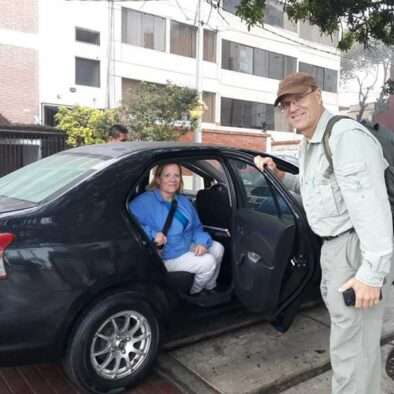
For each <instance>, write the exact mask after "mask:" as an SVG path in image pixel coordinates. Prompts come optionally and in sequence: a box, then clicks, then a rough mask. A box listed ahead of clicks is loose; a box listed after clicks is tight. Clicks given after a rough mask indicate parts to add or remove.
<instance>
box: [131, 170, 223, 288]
mask: <svg viewBox="0 0 394 394" xmlns="http://www.w3.org/2000/svg"><path fill="white" fill-rule="evenodd" d="M149 186H150V187H149V189H150V191H147V192H145V193H143V194H141V195H139V196H138V197H137V198H135V199H134V200H133V201H132V202H131V203H130V204H129V209H130V211H131V212H132V213H133V215H134V216H135V217H136V218H137V219H138V221H139V223H140V224H141V226H142V228H143V229H144V231H145V233H146V234H147V236H148V237H149V238H150V239H151V240H152V241H154V242H155V244H156V245H157V246H158V247H161V246H162V247H163V249H162V251H161V256H162V258H163V260H164V264H165V266H166V268H167V271H169V272H172V271H186V272H191V273H193V274H195V275H194V283H193V286H192V288H191V290H190V294H198V293H200V292H201V291H202V290H205V292H206V291H208V292H210V291H212V290H213V289H214V288H215V287H216V279H217V277H218V274H219V270H220V264H221V261H222V258H223V253H224V248H223V246H222V245H221V244H220V243H219V242H216V241H214V240H212V238H211V236H210V235H209V234H208V233H207V232H205V231H204V230H203V226H202V224H201V222H200V219H199V217H198V214H197V211H196V209H195V208H194V207H193V205H192V203H191V202H190V201H189V199H188V198H187V197H185V196H183V195H182V194H180V191H181V190H182V187H183V182H182V169H181V166H180V165H179V164H176V163H171V164H163V165H158V166H157V167H156V169H155V176H154V179H153V181H152V183H151V184H150V185H149ZM174 198H175V199H176V200H177V209H176V211H175V214H174V218H173V220H172V224H171V227H170V229H169V231H168V233H167V236H166V235H164V234H163V233H162V229H163V226H164V223H165V221H166V218H167V216H168V212H169V209H170V206H171V201H172V200H173V199H174Z"/></svg>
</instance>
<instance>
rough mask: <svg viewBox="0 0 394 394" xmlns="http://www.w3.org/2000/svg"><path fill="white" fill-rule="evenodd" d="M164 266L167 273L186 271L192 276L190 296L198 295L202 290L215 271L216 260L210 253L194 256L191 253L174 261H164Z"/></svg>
mask: <svg viewBox="0 0 394 394" xmlns="http://www.w3.org/2000/svg"><path fill="white" fill-rule="evenodd" d="M164 264H165V266H166V268H167V271H168V272H173V271H186V272H191V273H193V274H194V283H193V286H192V288H191V290H190V294H195V293H199V292H200V291H201V290H202V289H204V288H205V286H206V284H207V282H208V281H209V280H210V279H211V278H212V276H213V275H214V274H215V269H216V259H215V257H214V256H213V255H212V254H211V253H205V254H204V255H203V256H196V255H195V254H194V253H193V252H187V253H185V254H183V255H182V256H179V257H177V258H176V259H171V260H165V261H164Z"/></svg>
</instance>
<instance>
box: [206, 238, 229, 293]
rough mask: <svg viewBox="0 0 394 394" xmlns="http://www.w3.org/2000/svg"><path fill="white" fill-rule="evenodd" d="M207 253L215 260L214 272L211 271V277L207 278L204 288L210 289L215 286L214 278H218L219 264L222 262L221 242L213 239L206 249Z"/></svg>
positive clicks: (222, 250)
mask: <svg viewBox="0 0 394 394" xmlns="http://www.w3.org/2000/svg"><path fill="white" fill-rule="evenodd" d="M208 253H210V254H211V255H212V256H213V257H214V258H215V261H216V268H215V272H214V273H213V275H212V277H211V278H210V279H209V280H208V282H207V284H206V285H205V288H206V289H208V290H212V289H214V288H215V287H216V280H217V278H218V275H219V272H220V266H221V264H222V259H223V254H224V247H223V245H222V244H221V243H219V242H217V241H213V243H212V245H211V247H210V248H209V249H208Z"/></svg>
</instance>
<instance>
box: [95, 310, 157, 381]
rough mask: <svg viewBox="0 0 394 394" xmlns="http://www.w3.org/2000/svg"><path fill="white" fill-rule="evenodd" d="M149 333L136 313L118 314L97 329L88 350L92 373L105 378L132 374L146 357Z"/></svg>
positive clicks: (146, 326)
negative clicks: (94, 372) (92, 368)
mask: <svg viewBox="0 0 394 394" xmlns="http://www.w3.org/2000/svg"><path fill="white" fill-rule="evenodd" d="M151 341H152V330H151V327H150V325H149V323H148V321H147V319H146V318H145V317H144V316H143V315H141V314H140V313H138V312H136V311H123V312H119V313H117V314H115V315H113V316H111V317H110V318H108V319H107V320H106V321H105V322H104V323H103V324H102V325H101V326H100V327H99V329H98V330H97V332H96V334H95V335H94V338H93V341H92V345H91V347H90V359H91V362H92V365H93V367H94V369H95V371H96V372H97V373H98V374H99V375H100V376H102V377H104V378H106V379H121V378H124V377H126V376H128V375H130V374H132V373H134V372H135V371H136V370H137V369H138V368H139V367H140V366H141V364H143V362H144V361H145V359H146V357H147V356H148V352H149V348H150V346H151Z"/></svg>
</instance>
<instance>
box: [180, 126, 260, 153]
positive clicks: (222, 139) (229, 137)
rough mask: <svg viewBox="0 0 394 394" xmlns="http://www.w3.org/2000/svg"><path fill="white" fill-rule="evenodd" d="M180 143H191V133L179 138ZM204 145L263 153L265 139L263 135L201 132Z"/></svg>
mask: <svg viewBox="0 0 394 394" xmlns="http://www.w3.org/2000/svg"><path fill="white" fill-rule="evenodd" d="M180 141H187V142H191V141H193V133H191V132H189V133H187V134H185V135H183V136H182V137H181V138H180ZM202 142H204V143H206V144H219V145H227V146H234V147H238V148H246V149H254V150H261V151H265V149H266V139H265V136H264V135H263V134H260V135H258V134H257V135H256V134H252V133H242V132H238V133H237V132H229V131H227V132H224V131H212V130H205V131H204V132H203V141H202Z"/></svg>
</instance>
